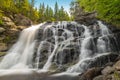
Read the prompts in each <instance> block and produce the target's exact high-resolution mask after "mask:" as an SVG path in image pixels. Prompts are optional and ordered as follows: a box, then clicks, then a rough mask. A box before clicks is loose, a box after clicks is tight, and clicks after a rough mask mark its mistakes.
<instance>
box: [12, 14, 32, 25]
mask: <svg viewBox="0 0 120 80" xmlns="http://www.w3.org/2000/svg"><path fill="white" fill-rule="evenodd" d="M13 21H14V22H15V24H16V25H17V26H18V25H20V26H30V25H32V21H31V20H30V19H29V18H27V17H25V16H23V15H21V14H15V15H14V18H13Z"/></svg>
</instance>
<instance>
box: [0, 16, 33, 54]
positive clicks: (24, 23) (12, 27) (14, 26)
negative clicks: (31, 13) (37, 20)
mask: <svg viewBox="0 0 120 80" xmlns="http://www.w3.org/2000/svg"><path fill="white" fill-rule="evenodd" d="M0 20H1V23H0V56H3V55H5V54H6V51H7V50H8V49H9V48H10V47H11V46H12V45H13V44H14V43H15V42H16V40H17V38H18V36H19V34H20V31H21V30H23V29H24V28H26V27H28V26H30V25H31V24H32V21H31V20H29V19H28V18H26V17H24V16H22V15H20V14H16V15H14V16H11V17H6V16H3V17H1V18H0ZM18 22H19V24H18Z"/></svg>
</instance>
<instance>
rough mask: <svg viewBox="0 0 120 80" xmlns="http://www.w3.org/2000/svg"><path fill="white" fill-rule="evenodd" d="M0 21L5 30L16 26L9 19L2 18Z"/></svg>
mask: <svg viewBox="0 0 120 80" xmlns="http://www.w3.org/2000/svg"><path fill="white" fill-rule="evenodd" d="M2 21H3V23H4V24H3V26H4V27H5V28H6V29H9V28H16V25H15V24H14V22H13V21H12V20H11V19H10V18H9V17H5V16H4V17H2Z"/></svg>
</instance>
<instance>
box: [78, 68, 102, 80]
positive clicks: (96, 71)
mask: <svg viewBox="0 0 120 80" xmlns="http://www.w3.org/2000/svg"><path fill="white" fill-rule="evenodd" d="M101 69H102V68H99V67H94V68H91V69H88V70H87V71H86V72H85V73H84V74H83V75H82V76H81V79H80V80H93V78H94V77H95V76H98V75H100V74H101Z"/></svg>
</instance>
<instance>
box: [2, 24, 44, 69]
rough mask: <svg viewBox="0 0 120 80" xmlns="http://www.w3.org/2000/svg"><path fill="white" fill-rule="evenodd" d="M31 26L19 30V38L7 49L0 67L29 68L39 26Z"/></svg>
mask: <svg viewBox="0 0 120 80" xmlns="http://www.w3.org/2000/svg"><path fill="white" fill-rule="evenodd" d="M42 25H43V24H39V25H36V26H32V27H30V28H27V29H24V30H23V31H22V32H21V35H20V38H19V39H18V41H17V42H16V44H15V45H13V47H12V48H11V49H10V50H9V51H8V54H7V55H6V56H5V57H4V58H3V60H2V61H1V63H0V69H25V68H31V63H32V57H33V53H34V46H35V42H36V41H35V37H36V34H37V31H38V29H39V27H40V26H42Z"/></svg>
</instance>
